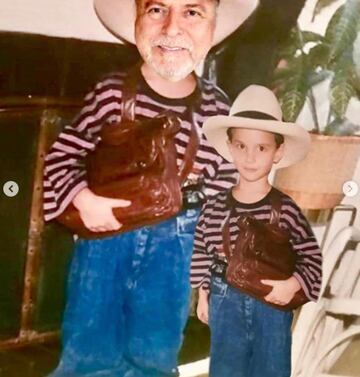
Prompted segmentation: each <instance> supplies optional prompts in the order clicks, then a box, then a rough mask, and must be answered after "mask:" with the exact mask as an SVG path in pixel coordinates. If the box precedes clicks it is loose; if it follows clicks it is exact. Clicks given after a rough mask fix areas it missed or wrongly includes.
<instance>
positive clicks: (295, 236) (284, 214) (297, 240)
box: [191, 188, 322, 300]
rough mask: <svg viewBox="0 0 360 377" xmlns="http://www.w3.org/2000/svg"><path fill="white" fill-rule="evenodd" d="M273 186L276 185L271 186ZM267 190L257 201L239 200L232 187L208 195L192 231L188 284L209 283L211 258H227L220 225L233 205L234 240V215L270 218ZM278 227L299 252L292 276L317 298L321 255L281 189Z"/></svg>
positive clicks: (233, 231)
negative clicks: (244, 201) (189, 282)
mask: <svg viewBox="0 0 360 377" xmlns="http://www.w3.org/2000/svg"><path fill="white" fill-rule="evenodd" d="M272 190H275V188H272ZM269 194H270V193H269ZM269 194H268V195H266V196H265V197H264V198H263V199H261V200H260V201H258V202H256V203H250V204H245V203H240V202H238V201H236V200H235V199H234V198H233V196H232V194H231V191H225V192H221V193H219V194H218V195H216V196H214V197H212V198H209V199H208V201H207V202H206V203H205V204H204V206H203V209H202V211H201V215H200V219H199V223H198V225H197V228H196V232H195V243H194V253H193V257H192V263H191V284H192V286H193V287H194V288H197V287H200V286H201V285H203V287H204V288H207V287H208V286H209V282H210V267H211V266H212V264H213V262H214V258H215V257H216V258H218V259H222V260H226V257H225V254H224V253H223V251H222V238H223V237H222V225H223V223H224V221H225V218H226V217H227V215H228V214H229V211H230V209H231V208H233V210H232V212H231V216H230V238H231V242H232V244H233V245H234V242H235V240H236V238H237V237H238V236H240V237H241V234H239V228H238V225H237V219H238V218H239V216H241V215H244V214H247V215H251V216H253V217H254V218H256V219H258V220H262V221H266V222H269V221H270V212H271V205H270V201H269ZM280 195H281V201H282V206H281V216H280V223H279V225H280V227H282V228H284V229H287V230H288V231H289V232H290V234H291V244H292V246H293V249H294V251H295V252H296V254H297V256H298V261H297V264H296V268H295V272H294V276H295V277H296V278H297V279H298V281H299V282H300V284H301V287H302V289H303V290H304V292H305V294H306V295H307V297H308V298H309V299H310V300H316V299H317V297H318V295H319V292H320V286H321V276H322V272H321V267H322V256H321V252H320V249H319V246H318V243H317V241H316V239H315V236H314V234H313V232H312V230H311V228H310V226H309V224H308V222H307V220H306V218H305V217H304V215H303V214H302V212H301V210H300V208H299V207H298V206H297V205H296V203H295V202H294V201H293V200H292V199H291V198H290V197H289V196H287V195H285V194H284V193H281V192H280Z"/></svg>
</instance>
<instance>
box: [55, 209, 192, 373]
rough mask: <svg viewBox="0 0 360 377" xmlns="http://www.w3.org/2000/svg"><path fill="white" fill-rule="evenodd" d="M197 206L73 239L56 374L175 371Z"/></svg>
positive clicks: (185, 310) (185, 315) (185, 313)
mask: <svg viewBox="0 0 360 377" xmlns="http://www.w3.org/2000/svg"><path fill="white" fill-rule="evenodd" d="M198 214H199V211H198V210H197V209H195V210H194V209H193V210H187V211H184V212H182V213H181V214H180V215H179V216H177V217H173V218H171V219H169V220H167V221H164V222H162V223H160V224H157V225H154V226H149V227H143V228H141V229H137V230H134V231H131V232H127V233H123V234H120V235H116V236H114V237H107V238H103V239H97V240H79V241H78V242H77V245H76V248H75V252H74V256H73V260H72V264H71V267H70V273H69V281H68V297H67V305H66V309H65V314H64V320H63V329H62V330H63V333H62V338H63V352H62V355H61V360H60V364H59V366H58V368H57V369H56V370H55V371H54V372H53V374H51V376H53V377H55V376H56V377H58V376H84V375H86V376H118V377H144V376H154V377H160V376H176V375H177V368H176V366H177V354H178V351H179V349H180V346H181V342H182V332H183V329H184V326H185V324H186V321H187V318H188V311H189V301H190V283H189V281H190V279H189V273H190V272H189V270H190V262H191V254H192V247H193V234H194V229H195V226H196V223H197V218H198Z"/></svg>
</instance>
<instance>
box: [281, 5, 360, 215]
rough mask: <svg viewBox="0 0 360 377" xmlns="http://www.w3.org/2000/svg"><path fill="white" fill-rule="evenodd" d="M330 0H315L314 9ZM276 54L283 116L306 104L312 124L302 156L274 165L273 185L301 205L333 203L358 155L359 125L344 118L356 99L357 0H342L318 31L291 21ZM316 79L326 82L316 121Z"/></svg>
mask: <svg viewBox="0 0 360 377" xmlns="http://www.w3.org/2000/svg"><path fill="white" fill-rule="evenodd" d="M333 2H334V1H331V0H319V1H318V3H317V7H316V8H315V13H318V12H319V11H321V9H322V8H323V7H324V6H327V5H329V4H330V3H333ZM280 58H281V60H280V64H279V66H278V68H277V69H276V71H275V75H274V90H275V91H276V93H277V95H278V97H279V99H280V102H281V104H282V109H283V116H284V120H286V121H292V122H294V121H296V119H297V118H298V116H299V114H300V112H301V110H302V109H303V108H304V106H307V107H308V108H309V109H310V113H311V117H312V120H313V124H314V128H313V129H312V130H311V138H312V147H311V151H310V153H309V155H308V157H307V158H306V159H305V160H304V161H302V162H300V163H299V164H296V165H295V166H293V167H290V168H285V169H280V170H278V171H277V173H276V176H275V183H274V184H275V186H276V187H278V188H279V189H281V190H283V191H284V192H286V193H288V194H289V195H290V196H292V197H293V198H294V200H296V201H297V202H298V203H299V205H300V207H302V208H304V209H329V208H333V207H334V206H335V205H337V204H339V203H340V201H341V200H342V198H343V192H342V191H343V190H342V186H343V184H344V183H345V182H346V181H347V180H350V179H351V178H352V177H353V174H354V171H355V168H356V164H357V162H358V159H359V156H360V137H359V135H360V132H359V131H360V126H359V125H357V124H354V123H353V122H351V121H350V120H349V119H347V117H346V111H347V108H348V105H349V102H350V100H351V99H352V98H353V97H354V98H356V99H360V1H359V0H347V1H346V2H345V4H343V5H342V6H341V7H339V8H338V10H337V11H336V12H335V13H334V15H333V16H332V18H331V20H330V21H329V23H328V25H327V29H326V33H325V35H324V36H321V35H319V34H316V33H313V32H309V31H304V30H301V29H300V27H299V26H297V27H296V28H295V29H294V30H293V31H292V33H291V35H290V37H289V40H288V41H287V43H286V45H285V46H283V48H282V49H281V51H280ZM325 80H326V81H325ZM320 83H322V84H321V85H322V86H324V85H325V84H326V83H328V86H326V85H325V87H326V88H327V90H326V92H327V93H326V96H327V98H328V101H329V110H328V114H327V119H326V121H325V123H320V121H319V116H318V104H317V101H316V96H315V94H314V91H315V90H316V88H318V87H319V84H320ZM359 118H360V115H359ZM357 134H358V135H357Z"/></svg>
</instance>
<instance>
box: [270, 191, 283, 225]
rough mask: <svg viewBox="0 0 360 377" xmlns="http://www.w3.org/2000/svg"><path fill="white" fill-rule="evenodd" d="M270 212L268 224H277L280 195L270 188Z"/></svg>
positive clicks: (279, 212)
mask: <svg viewBox="0 0 360 377" xmlns="http://www.w3.org/2000/svg"><path fill="white" fill-rule="evenodd" d="M270 203H271V213H270V224H279V222H280V215H281V196H280V195H279V192H278V191H277V190H275V189H272V191H271V194H270Z"/></svg>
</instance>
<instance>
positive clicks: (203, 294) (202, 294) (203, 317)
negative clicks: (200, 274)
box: [196, 287, 209, 325]
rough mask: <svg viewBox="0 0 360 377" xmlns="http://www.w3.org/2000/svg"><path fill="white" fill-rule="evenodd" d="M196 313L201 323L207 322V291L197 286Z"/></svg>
mask: <svg viewBox="0 0 360 377" xmlns="http://www.w3.org/2000/svg"><path fill="white" fill-rule="evenodd" d="M196 314H197V316H198V318H199V319H200V321H201V322H202V323H205V324H206V325H207V324H208V323H209V291H207V290H205V289H203V288H202V287H200V288H199V300H198V304H197V308H196Z"/></svg>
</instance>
